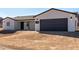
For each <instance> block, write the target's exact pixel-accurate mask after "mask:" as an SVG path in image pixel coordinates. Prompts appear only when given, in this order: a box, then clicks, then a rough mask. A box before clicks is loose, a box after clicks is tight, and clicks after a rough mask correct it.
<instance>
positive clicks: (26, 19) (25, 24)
mask: <svg viewBox="0 0 79 59" xmlns="http://www.w3.org/2000/svg"><path fill="white" fill-rule="evenodd" d="M77 23H78V18H77V16H76V13H73V12H68V11H64V10H59V9H54V8H51V9H49V10H47V11H45V12H43V13H40V14H38V15H34V16H18V17H15V18H10V17H6V18H5V19H4V20H3V29H4V30H35V31H68V32H74V31H76V28H77Z"/></svg>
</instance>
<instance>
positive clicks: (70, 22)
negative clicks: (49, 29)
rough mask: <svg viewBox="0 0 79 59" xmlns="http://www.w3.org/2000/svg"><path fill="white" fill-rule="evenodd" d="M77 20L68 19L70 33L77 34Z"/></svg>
mask: <svg viewBox="0 0 79 59" xmlns="http://www.w3.org/2000/svg"><path fill="white" fill-rule="evenodd" d="M75 28H76V26H75V19H73V18H72V19H71V18H68V32H75Z"/></svg>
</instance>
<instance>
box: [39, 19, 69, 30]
mask: <svg viewBox="0 0 79 59" xmlns="http://www.w3.org/2000/svg"><path fill="white" fill-rule="evenodd" d="M67 24H68V19H67V18H61V19H42V20H40V31H67V29H68V28H67V27H68V25H67Z"/></svg>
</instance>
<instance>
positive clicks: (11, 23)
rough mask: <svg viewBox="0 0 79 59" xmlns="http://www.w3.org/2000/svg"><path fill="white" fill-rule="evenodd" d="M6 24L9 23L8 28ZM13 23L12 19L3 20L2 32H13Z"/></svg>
mask: <svg viewBox="0 0 79 59" xmlns="http://www.w3.org/2000/svg"><path fill="white" fill-rule="evenodd" d="M7 22H10V26H7ZM14 23H15V21H14V20H12V19H9V18H6V19H4V20H3V29H4V30H15V27H14Z"/></svg>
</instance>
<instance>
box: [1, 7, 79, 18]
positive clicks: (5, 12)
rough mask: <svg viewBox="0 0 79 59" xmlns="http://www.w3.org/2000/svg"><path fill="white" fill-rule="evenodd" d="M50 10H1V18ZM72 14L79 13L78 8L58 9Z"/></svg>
mask: <svg viewBox="0 0 79 59" xmlns="http://www.w3.org/2000/svg"><path fill="white" fill-rule="evenodd" d="M48 9H50V8H0V17H15V16H28V15H36V14H39V13H41V12H44V11H46V10H48ZM57 9H61V10H65V11H70V12H79V9H78V8H57Z"/></svg>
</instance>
